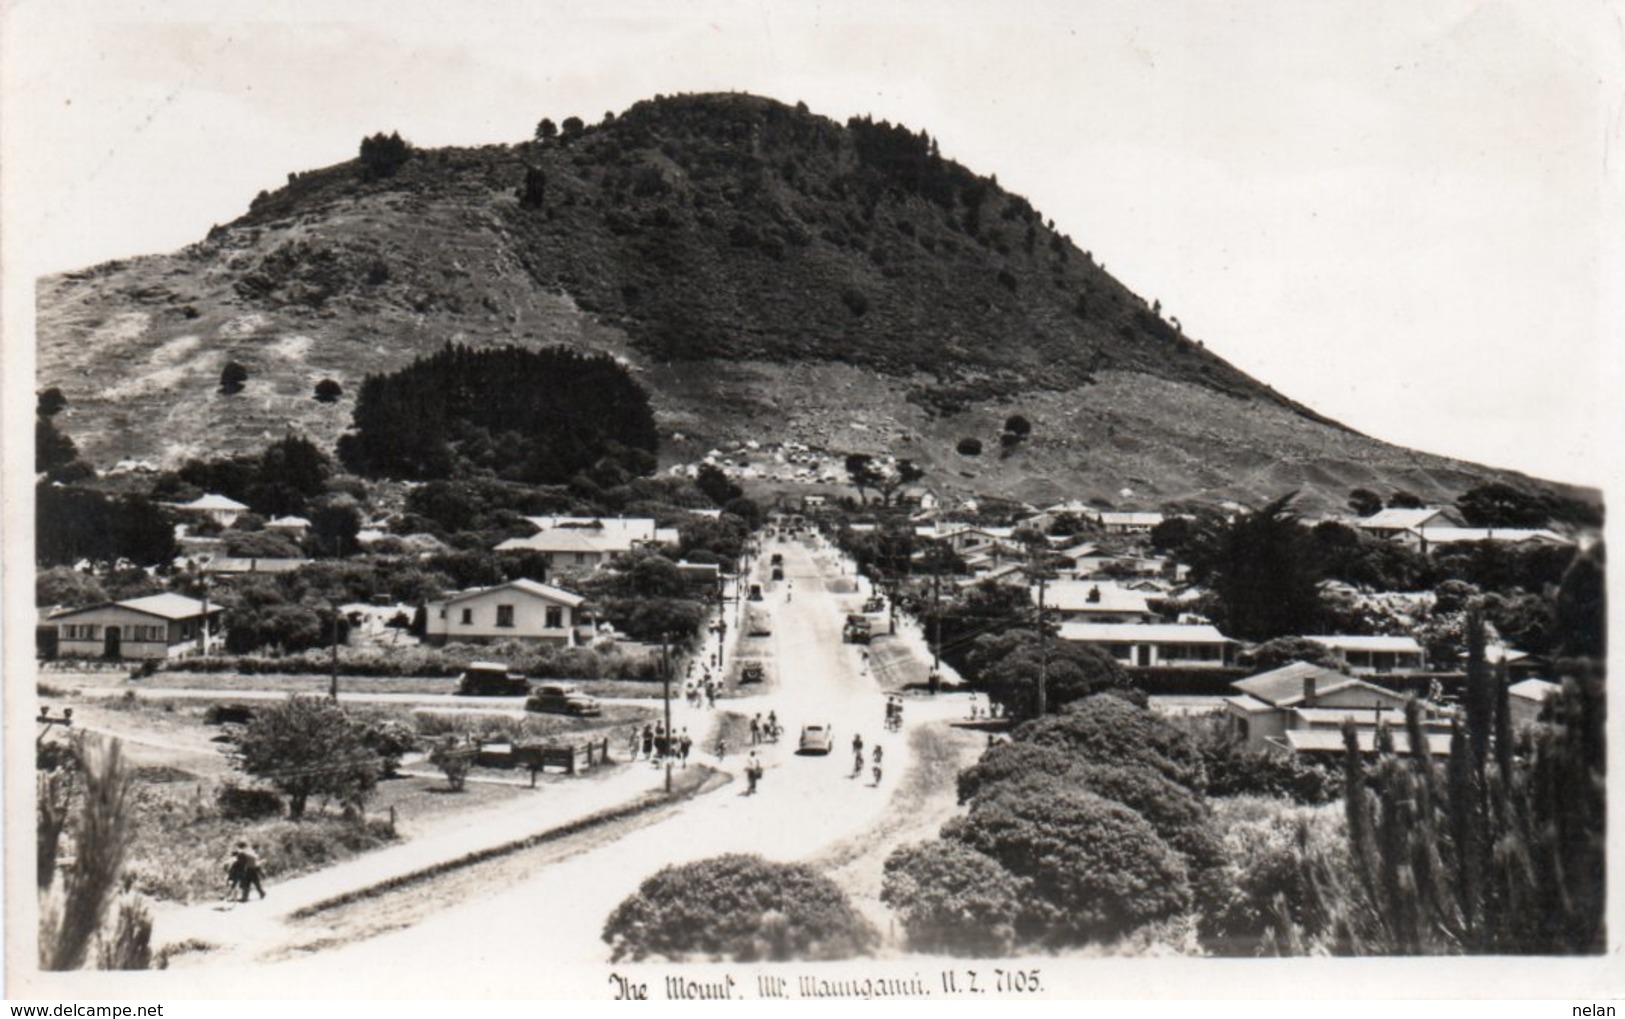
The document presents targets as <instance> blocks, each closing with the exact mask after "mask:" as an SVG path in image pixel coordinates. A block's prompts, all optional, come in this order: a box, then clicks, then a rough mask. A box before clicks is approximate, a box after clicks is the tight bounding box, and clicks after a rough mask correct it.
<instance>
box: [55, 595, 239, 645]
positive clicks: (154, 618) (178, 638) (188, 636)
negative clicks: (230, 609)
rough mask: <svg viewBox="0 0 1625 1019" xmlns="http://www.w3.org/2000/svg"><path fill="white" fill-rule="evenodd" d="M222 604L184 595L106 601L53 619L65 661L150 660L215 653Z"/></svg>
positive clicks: (57, 642) (58, 643) (149, 596)
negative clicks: (75, 659)
mask: <svg viewBox="0 0 1625 1019" xmlns="http://www.w3.org/2000/svg"><path fill="white" fill-rule="evenodd" d="M222 611H223V609H222V608H221V606H220V605H219V604H218V603H214V602H203V601H199V600H198V599H196V598H188V597H187V596H185V595H181V594H172V593H165V594H151V595H147V596H146V597H145V598H130V599H128V600H126V601H118V602H106V603H103V604H101V605H91V606H89V607H87V608H82V609H70V610H68V611H66V612H59V613H57V614H56V615H53V616H51V617H50V619H49V622H50V623H51V624H52V625H53V626H55V627H56V632H57V639H56V653H57V656H58V657H61V658H111V659H116V660H148V659H165V658H174V657H178V656H180V655H184V654H188V653H191V652H193V651H200V650H204V646H205V640H206V641H207V646H208V647H209V648H213V647H214V646H215V642H216V641H217V640H218V639H219V637H220V632H221V630H220V617H221V613H222Z"/></svg>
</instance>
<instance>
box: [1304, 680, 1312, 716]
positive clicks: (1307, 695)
mask: <svg viewBox="0 0 1625 1019" xmlns="http://www.w3.org/2000/svg"><path fill="white" fill-rule="evenodd" d="M1303 706H1304V707H1306V708H1312V707H1314V706H1315V677H1314V676H1305V677H1303Z"/></svg>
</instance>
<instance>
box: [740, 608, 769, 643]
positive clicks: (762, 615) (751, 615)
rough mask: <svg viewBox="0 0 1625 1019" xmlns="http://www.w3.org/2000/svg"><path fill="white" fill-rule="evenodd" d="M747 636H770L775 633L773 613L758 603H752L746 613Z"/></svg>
mask: <svg viewBox="0 0 1625 1019" xmlns="http://www.w3.org/2000/svg"><path fill="white" fill-rule="evenodd" d="M745 618H746V623H745V636H747V637H770V636H772V635H773V613H771V612H769V611H767V609H765V608H762V607H760V606H757V605H752V606H751V607H750V611H749V612H748V613H747V614H746V617H745Z"/></svg>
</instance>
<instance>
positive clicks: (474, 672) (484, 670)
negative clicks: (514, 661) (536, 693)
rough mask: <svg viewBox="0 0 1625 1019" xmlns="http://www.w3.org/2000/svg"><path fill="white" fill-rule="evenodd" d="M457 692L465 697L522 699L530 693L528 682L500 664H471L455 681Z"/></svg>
mask: <svg viewBox="0 0 1625 1019" xmlns="http://www.w3.org/2000/svg"><path fill="white" fill-rule="evenodd" d="M457 692H458V693H460V694H462V695H464V696H466V697H523V696H525V695H526V694H528V693H530V680H528V679H526V678H525V677H524V676H521V675H520V674H519V673H517V672H513V671H511V670H510V669H509V668H508V667H507V666H506V665H503V664H501V663H500V662H471V663H470V664H469V666H468V668H467V669H465V670H463V675H462V678H461V679H459V680H458V681H457Z"/></svg>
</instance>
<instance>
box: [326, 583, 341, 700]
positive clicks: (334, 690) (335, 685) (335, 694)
mask: <svg viewBox="0 0 1625 1019" xmlns="http://www.w3.org/2000/svg"><path fill="white" fill-rule="evenodd" d="M328 605H330V606H331V607H332V609H333V657H332V665H333V672H332V676H331V680H330V682H329V683H328V686H327V696H329V697H331V698H332V699H333V703H334V704H337V703H338V702H339V603H338V602H336V601H333V602H328Z"/></svg>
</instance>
